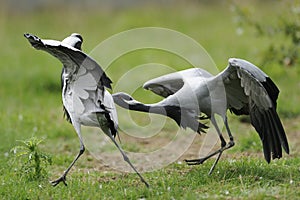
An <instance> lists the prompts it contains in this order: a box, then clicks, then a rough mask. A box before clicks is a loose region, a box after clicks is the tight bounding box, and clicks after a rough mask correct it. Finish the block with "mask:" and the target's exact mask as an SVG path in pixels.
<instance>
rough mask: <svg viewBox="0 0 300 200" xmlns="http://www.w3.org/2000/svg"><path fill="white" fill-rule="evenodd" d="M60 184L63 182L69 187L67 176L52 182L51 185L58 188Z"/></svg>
mask: <svg viewBox="0 0 300 200" xmlns="http://www.w3.org/2000/svg"><path fill="white" fill-rule="evenodd" d="M60 182H63V183H64V185H65V186H67V183H66V175H65V174H64V175H62V176H61V177H59V178H58V179H56V180H54V181H50V183H51V184H52V186H53V187H55V186H57V185H58V184H59V183H60Z"/></svg>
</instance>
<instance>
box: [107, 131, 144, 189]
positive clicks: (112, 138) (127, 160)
mask: <svg viewBox="0 0 300 200" xmlns="http://www.w3.org/2000/svg"><path fill="white" fill-rule="evenodd" d="M109 137H110V139H111V140H112V141H113V143H114V144H115V145H116V147H117V148H118V149H119V151H120V152H121V154H122V156H123V159H124V160H125V161H126V162H127V163H128V164H129V165H130V167H131V168H132V169H133V170H134V171H135V173H136V174H137V175H138V176H139V177H140V179H141V181H142V182H143V183H145V185H146V186H147V187H149V184H148V183H147V181H146V180H145V179H144V178H143V177H142V175H141V174H140V173H139V172H138V171H137V169H136V168H135V167H134V166H133V165H132V163H131V162H130V160H129V158H128V156H127V155H126V154H125V152H124V151H123V149H122V148H121V147H120V146H119V145H118V143H117V142H116V140H115V138H114V137H113V136H112V135H109Z"/></svg>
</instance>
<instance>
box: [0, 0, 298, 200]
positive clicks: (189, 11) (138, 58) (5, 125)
mask: <svg viewBox="0 0 300 200" xmlns="http://www.w3.org/2000/svg"><path fill="white" fill-rule="evenodd" d="M250 6H252V7H253V8H255V10H256V14H257V16H261V17H262V18H263V19H264V20H265V21H266V23H267V22H268V21H272V17H273V16H274V15H276V14H278V13H280V8H281V4H280V3H270V4H259V3H257V4H254V5H250ZM2 11H3V12H2ZM2 11H1V12H2V13H1V19H0V38H1V39H0V42H1V48H0V58H1V67H0V85H1V89H0V97H1V104H0V123H1V126H0V134H1V142H0V152H1V153H0V166H1V168H0V177H1V178H0V184H1V187H0V196H1V199H51V198H52V199H99V198H102V199H124V198H127V199H139V198H146V199H199V198H209V199H219V198H221V199H231V198H234V199H240V198H249V199H265V198H267V199H276V198H279V199H284V198H285V199H295V198H297V197H298V196H299V189H300V185H299V182H300V180H299V179H300V175H299V165H300V160H299V158H298V157H299V153H298V151H299V141H298V138H299V137H298V136H299V129H300V127H299V123H298V122H299V114H300V104H299V103H298V101H299V99H300V93H299V92H298V91H297V90H298V88H299V80H300V74H299V69H298V67H293V68H284V67H282V66H279V65H278V64H272V65H270V66H261V68H262V69H263V70H264V71H265V72H266V73H267V74H269V75H270V76H271V77H272V79H273V80H274V82H275V83H276V84H277V85H278V86H279V88H280V90H281V93H280V95H279V100H278V111H279V114H280V116H281V117H282V119H283V124H284V125H285V129H286V132H287V135H288V137H289V141H290V146H291V155H290V156H287V155H286V154H284V158H283V159H281V160H278V161H275V162H272V163H271V164H267V163H266V162H265V161H264V160H263V157H262V148H261V143H260V140H259V138H258V135H257V133H256V132H255V131H254V129H252V128H250V126H249V125H248V124H244V123H240V121H239V118H238V117H234V116H233V115H229V117H230V127H231V129H232V132H233V133H234V136H235V138H236V146H235V147H233V148H232V150H229V151H227V152H226V153H224V157H223V158H222V159H221V160H220V162H219V164H218V166H217V168H216V171H215V173H213V174H212V175H211V176H208V175H207V173H208V171H209V168H210V166H211V165H212V163H213V159H211V160H209V161H208V162H207V163H205V164H204V165H202V166H193V167H191V166H186V165H185V164H171V165H169V166H166V167H165V168H163V169H160V170H157V171H153V172H147V173H144V174H143V175H144V176H145V178H146V179H147V180H148V182H149V183H150V185H151V188H150V189H147V188H145V187H144V185H143V184H142V183H141V182H140V181H139V180H138V178H137V176H136V175H135V174H128V173H119V172H115V171H113V170H111V169H110V168H108V167H105V166H104V167H103V163H101V162H100V161H98V160H96V159H95V158H93V156H91V155H90V154H89V153H88V152H87V153H86V154H84V155H83V157H82V158H81V159H80V160H79V161H78V163H77V164H76V165H75V167H74V169H73V170H71V172H70V174H69V176H68V177H67V182H68V187H64V186H63V185H59V186H58V187H56V188H53V187H52V186H51V185H50V184H49V180H50V179H54V178H56V177H57V176H58V175H60V173H62V172H63V170H64V169H65V168H66V167H67V165H68V164H69V163H70V162H71V161H72V159H73V157H74V156H75V154H76V153H77V151H78V150H79V144H78V139H77V136H76V134H75V131H74V129H73V127H72V126H71V125H70V124H68V123H67V122H66V121H65V120H64V119H63V118H62V115H63V112H62V106H61V91H60V72H61V67H60V66H61V64H60V63H59V62H58V61H57V60H56V59H55V58H52V57H51V56H49V55H47V54H45V53H43V52H40V51H36V50H34V49H32V48H31V47H30V45H29V43H28V42H27V41H26V40H25V38H24V37H23V33H25V32H30V33H34V34H37V35H38V36H40V37H42V38H53V39H62V38H64V37H66V36H68V35H69V34H70V33H72V32H79V33H81V34H82V35H83V37H84V43H83V49H84V50H85V51H86V52H90V51H91V50H93V48H94V47H95V46H96V45H98V44H99V43H100V42H102V41H103V40H105V39H107V38H108V37H110V36H112V35H113V34H117V33H119V32H121V31H125V30H128V29H131V28H137V27H145V26H152V27H153V26H158V27H165V28H170V29H173V30H176V31H179V32H182V33H184V34H186V35H188V36H190V37H192V38H193V39H194V40H196V41H197V42H199V43H200V44H201V45H202V46H203V47H204V48H205V49H206V50H207V52H208V53H209V54H210V55H211V57H212V59H213V60H214V61H215V63H216V64H217V66H218V67H220V70H221V69H223V68H224V67H226V65H227V59H228V58H229V57H240V58H245V59H247V60H249V61H251V62H253V63H254V64H257V65H259V63H260V58H261V55H260V52H261V50H263V49H264V48H265V47H267V46H268V42H269V41H270V39H268V38H258V37H256V36H255V35H254V33H253V32H252V31H251V30H250V29H249V30H247V29H246V30H245V33H244V34H243V35H241V36H237V35H236V28H237V27H236V25H235V24H234V22H233V21H234V13H232V12H230V3H227V2H223V3H221V4H207V5H205V4H202V3H190V4H185V5H183V4H179V5H172V6H169V7H160V6H156V5H149V6H148V7H147V6H145V7H141V8H126V9H120V10H118V9H117V10H114V9H111V10H110V9H108V10H105V9H101V8H99V9H98V8H95V9H92V10H89V11H80V10H78V9H76V10H72V9H71V8H69V9H62V8H59V9H58V8H49V9H40V10H36V11H33V12H25V13H22V12H20V13H19V12H9V11H7V10H2ZM100 62H101V61H100ZM149 62H153V63H154V62H156V63H161V64H165V65H167V66H170V67H172V68H173V69H186V68H190V67H191V66H190V65H189V64H188V63H187V62H186V61H184V60H183V59H181V58H179V57H177V56H176V55H174V54H168V53H167V52H162V51H157V50H149V49H148V50H141V51H136V52H131V53H128V54H126V55H124V56H122V57H121V58H119V59H118V60H116V61H115V62H113V63H112V64H111V66H110V67H109V69H108V71H107V73H108V75H109V77H111V79H112V80H113V81H114V85H113V87H115V84H116V83H117V82H118V81H119V79H120V78H121V77H122V76H123V75H124V74H125V73H126V72H128V71H129V70H130V69H132V68H133V67H135V66H138V65H141V64H145V63H149ZM133 80H135V81H136V83H137V82H141V81H143V77H142V76H137V77H134V79H133ZM133 83H135V82H133ZM134 96H135V97H136V98H137V99H139V100H141V101H144V102H154V101H158V100H159V98H158V97H157V96H155V95H153V94H151V93H150V92H149V91H144V90H142V89H141V88H138V89H137V90H136V92H135V93H134ZM131 115H132V117H133V118H134V120H135V121H136V123H138V124H140V125H142V126H144V125H147V124H148V123H149V119H148V118H147V117H146V116H145V115H139V114H134V113H132V114H131ZM120 123H126V118H125V119H122V118H120ZM123 126H124V127H129V128H130V126H131V124H130V123H127V124H124V125H123ZM174 126H175V125H174V123H173V122H172V121H169V122H168V123H167V124H166V126H165V128H164V134H165V135H166V136H164V138H167V139H168V138H170V137H168V135H173V134H174ZM143 131H144V132H145V130H143ZM141 132H142V131H141ZM142 133H143V132H142ZM33 135H34V136H37V137H39V138H41V137H44V138H45V141H44V142H43V143H42V146H41V149H42V150H43V151H44V152H46V153H48V154H51V155H52V157H53V165H52V166H49V167H48V168H47V170H48V172H49V177H48V178H46V179H43V180H40V181H26V180H25V179H21V178H20V177H18V175H17V173H16V172H15V168H16V166H15V163H13V162H11V155H10V154H9V153H8V152H9V151H10V149H11V148H12V147H14V146H15V145H17V142H16V140H25V139H27V138H30V137H31V136H33ZM122 137H124V136H122V132H121V139H122ZM199 137H203V136H199ZM131 142H132V141H131ZM133 143H134V142H133ZM124 147H125V148H126V149H127V150H134V151H136V150H140V149H141V148H143V146H142V147H141V144H139V145H136V146H135V145H132V146H129V143H128V144H124ZM225 155H226V156H225ZM180 161H182V159H181V160H180Z"/></svg>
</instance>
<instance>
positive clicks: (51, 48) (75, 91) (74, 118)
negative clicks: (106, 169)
mask: <svg viewBox="0 0 300 200" xmlns="http://www.w3.org/2000/svg"><path fill="white" fill-rule="evenodd" d="M24 36H25V37H26V38H27V39H28V41H29V42H30V43H31V45H32V46H33V47H34V48H35V49H38V50H42V51H45V52H47V53H49V54H51V55H52V56H54V57H56V58H57V59H58V60H60V61H61V62H62V64H63V70H62V74H61V81H62V99H63V108H64V112H65V116H66V118H67V120H68V121H69V122H71V123H72V125H73V127H74V128H75V131H76V133H77V135H78V137H79V141H80V151H79V153H78V155H77V156H76V157H75V159H74V160H73V162H72V163H71V164H70V166H69V167H68V168H67V169H66V170H65V171H64V173H63V174H62V176H61V177H59V178H58V179H56V180H54V181H52V182H51V183H52V185H53V186H56V185H57V184H59V183H60V182H63V183H64V184H65V185H67V184H66V176H67V174H68V172H69V171H70V169H71V168H72V166H73V165H74V164H75V162H76V161H77V160H78V158H79V157H80V156H81V155H82V154H83V152H84V151H85V146H84V143H83V140H82V136H81V125H84V126H93V127H99V128H101V129H102V130H103V132H104V133H105V134H106V135H107V136H108V137H109V138H110V139H111V140H112V141H113V143H114V144H115V145H116V147H117V148H118V149H119V151H120V152H121V154H122V156H123V158H124V160H125V161H126V162H127V163H128V164H129V165H130V166H131V167H132V169H133V170H134V171H135V172H136V173H137V175H138V176H139V177H140V179H141V181H142V182H144V183H145V184H146V186H147V187H148V186H149V185H148V183H147V182H146V181H145V179H144V178H143V177H142V176H141V175H140V173H139V172H138V171H137V170H136V168H135V167H134V166H133V165H132V164H131V162H130V160H129V158H128V157H127V155H126V154H125V152H124V151H123V150H122V148H121V147H120V146H119V145H118V143H117V142H116V140H115V136H116V135H117V134H118V131H117V129H118V118H117V112H116V108H115V104H114V102H113V98H112V96H111V94H110V93H109V92H108V91H107V90H106V89H105V88H110V89H111V83H112V81H111V80H110V79H109V78H108V77H107V75H106V74H105V72H104V71H103V70H102V68H101V67H100V66H99V65H98V64H97V63H96V61H95V60H93V59H92V58H91V57H89V56H88V55H87V54H85V53H84V52H82V51H81V44H82V41H83V40H82V37H81V36H80V35H79V34H77V33H73V34H72V35H71V36H69V37H67V38H65V39H64V40H63V41H56V40H43V39H40V38H39V37H37V36H35V35H32V34H28V33H27V34H24Z"/></svg>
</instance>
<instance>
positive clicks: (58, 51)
mask: <svg viewBox="0 0 300 200" xmlns="http://www.w3.org/2000/svg"><path fill="white" fill-rule="evenodd" d="M24 36H25V37H26V38H27V39H28V41H29V42H30V44H31V45H32V46H33V47H34V48H35V49H39V50H43V51H46V52H48V53H49V54H51V55H52V56H54V57H56V58H57V59H59V60H60V61H61V62H62V63H63V65H64V66H67V67H68V68H75V70H77V71H78V70H81V71H80V73H81V75H82V74H84V73H86V72H88V73H89V74H90V75H89V76H91V77H92V78H93V79H94V80H96V81H97V84H100V85H103V86H105V87H107V88H111V85H110V84H111V83H112V81H111V80H110V79H109V78H108V77H107V75H106V74H105V72H104V71H103V70H102V69H101V67H100V66H99V65H98V64H97V63H96V61H94V60H93V59H92V58H91V57H89V56H88V55H86V54H85V53H84V52H82V51H80V50H78V49H76V48H74V47H72V46H69V45H67V44H64V43H61V42H60V41H56V40H42V39H40V38H39V37H37V36H35V35H32V34H28V33H27V34H24ZM80 67H81V68H82V69H80ZM89 78H90V77H89ZM91 83H93V84H94V85H90V87H93V88H94V87H95V83H94V82H93V81H92V82H89V83H86V82H85V81H84V84H91ZM97 84H96V85H97Z"/></svg>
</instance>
